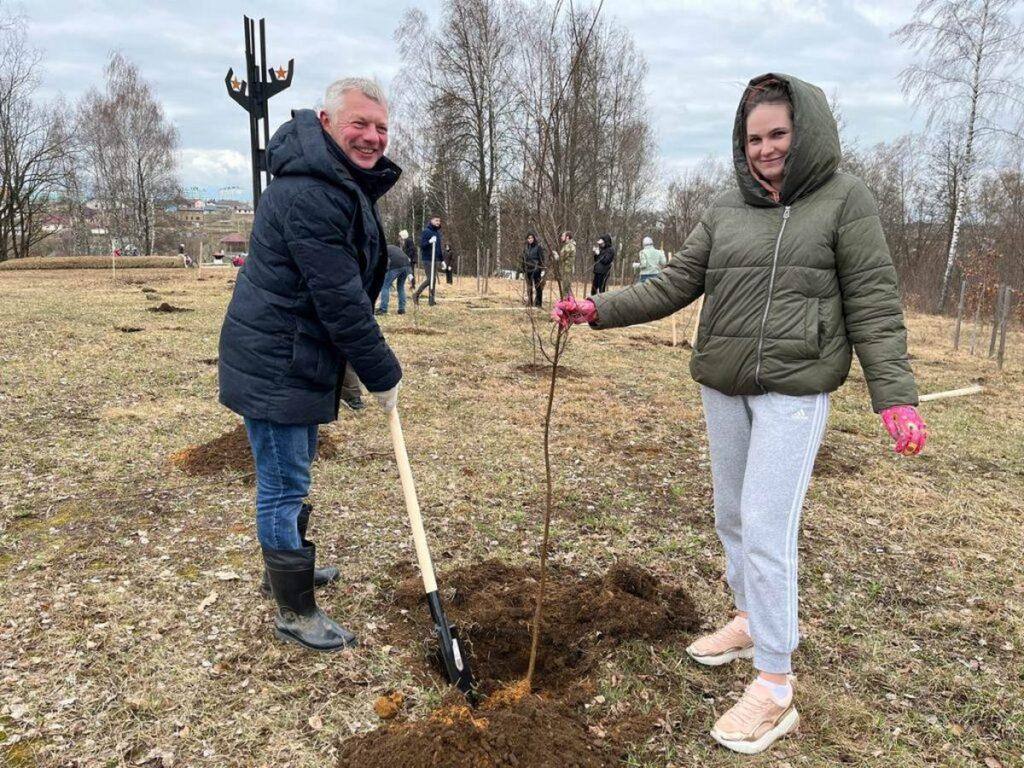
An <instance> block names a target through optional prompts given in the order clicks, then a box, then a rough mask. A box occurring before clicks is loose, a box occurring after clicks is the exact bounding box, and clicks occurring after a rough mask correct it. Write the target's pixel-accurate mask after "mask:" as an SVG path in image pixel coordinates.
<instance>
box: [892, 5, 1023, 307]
mask: <svg viewBox="0 0 1024 768" xmlns="http://www.w3.org/2000/svg"><path fill="white" fill-rule="evenodd" d="M1019 4H1020V3H1019V0H922V1H921V2H920V3H919V4H918V6H917V8H916V10H915V12H914V17H913V19H912V20H911V21H910V22H909V23H908V24H905V25H904V26H902V27H900V28H899V29H897V30H896V31H895V32H894V33H893V36H894V37H895V38H896V39H897V40H899V41H900V42H901V43H904V44H905V45H907V46H908V47H910V48H911V50H913V51H914V52H915V53H916V54H918V56H920V57H921V59H922V60H921V61H920V62H919V63H915V64H913V65H911V66H910V67H908V68H907V69H905V70H904V71H903V72H902V73H901V75H900V82H901V85H902V86H903V90H904V93H905V94H906V95H907V96H908V97H910V98H911V99H913V101H914V102H915V104H917V105H918V106H922V105H924V106H926V108H927V110H928V118H929V124H931V122H932V121H933V120H934V119H935V118H945V119H951V120H953V121H955V122H956V124H958V125H959V126H960V129H959V137H960V140H961V141H962V142H963V150H964V161H963V165H962V169H961V177H960V179H959V181H958V184H957V193H956V198H955V202H954V205H953V216H952V222H951V226H950V237H949V248H948V251H947V255H946V262H945V266H944V269H943V274H942V284H941V288H940V290H939V295H938V297H937V300H936V303H935V307H936V310H937V311H941V310H942V309H943V308H944V307H945V305H946V300H947V297H948V295H949V289H950V276H951V275H952V273H953V267H954V265H955V263H956V258H957V246H958V244H959V240H960V227H961V223H962V221H963V211H964V205H965V199H966V198H967V195H968V191H969V189H970V185H971V180H972V178H973V175H974V172H975V165H976V163H977V159H978V154H979V149H980V145H981V144H983V143H984V142H986V140H988V139H989V138H991V137H995V136H999V135H1003V136H1017V137H1019V136H1020V133H1021V121H1022V118H1024V87H1022V85H1021V83H1020V82H1019V80H1018V79H1016V75H1017V73H1018V72H1019V71H1020V67H1021V57H1022V56H1024V27H1022V25H1021V23H1020V22H1018V21H1016V20H1015V18H1014V15H1013V14H1014V9H1015V7H1016V6H1018V5H1019Z"/></svg>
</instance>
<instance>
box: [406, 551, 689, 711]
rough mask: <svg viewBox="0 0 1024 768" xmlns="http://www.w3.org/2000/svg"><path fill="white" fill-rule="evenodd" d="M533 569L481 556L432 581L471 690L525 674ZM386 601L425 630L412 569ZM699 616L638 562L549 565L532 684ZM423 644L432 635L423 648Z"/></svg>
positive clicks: (555, 684) (565, 677)
mask: <svg viewBox="0 0 1024 768" xmlns="http://www.w3.org/2000/svg"><path fill="white" fill-rule="evenodd" d="M538 573H539V571H538V569H537V568H536V567H514V566H511V565H506V564H505V563H502V562H500V561H498V560H487V561H484V562H482V563H478V564H475V565H469V566H465V567H462V568H458V569H456V570H454V571H452V572H450V573H447V574H444V575H443V577H442V578H441V579H440V580H439V581H440V583H441V584H442V585H443V586H442V591H443V595H444V597H445V610H446V612H447V615H448V619H449V621H451V622H453V623H455V624H457V625H458V629H459V633H460V637H461V638H462V640H463V642H464V644H465V645H466V646H467V647H468V649H469V652H470V658H471V667H472V669H473V673H474V676H476V677H477V678H478V680H479V682H480V690H481V691H482V692H483V693H489V692H490V691H492V690H494V688H495V687H496V686H497V685H498V684H499V683H501V682H512V681H515V680H518V679H520V678H523V677H525V675H526V668H527V665H528V662H529V653H530V622H531V620H532V618H533V610H534V599H535V595H536V591H537V578H538ZM395 602H396V604H397V605H398V606H399V607H400V608H404V609H406V610H407V611H408V614H407V617H408V618H409V619H410V620H411V621H412V622H414V624H415V626H416V627H417V629H419V630H421V632H420V636H421V637H422V636H423V635H424V634H426V633H428V632H430V631H431V629H432V626H433V625H432V624H431V623H430V617H429V614H428V612H427V609H426V606H425V604H424V603H425V601H424V597H423V584H422V582H421V581H420V579H419V577H418V576H417V577H414V578H410V579H408V580H406V581H404V582H403V583H402V584H401V585H400V586H399V587H398V589H397V590H396V593H395ZM699 625H700V618H699V616H698V614H697V609H696V607H695V605H694V603H693V600H692V599H691V598H690V595H689V594H688V593H687V592H686V590H685V589H683V588H682V587H680V586H673V585H663V584H661V583H660V582H659V581H658V579H657V578H656V577H655V576H653V575H652V574H651V573H649V572H648V571H645V570H644V569H642V568H639V567H637V566H635V565H630V564H628V563H617V564H616V565H614V566H612V567H611V568H610V569H609V570H608V572H607V573H606V574H604V575H603V576H599V575H594V576H581V575H579V574H578V573H576V572H574V571H572V570H569V569H565V568H557V567H552V568H550V569H549V573H548V580H547V594H546V596H545V599H544V619H543V625H542V628H541V639H540V648H539V650H538V654H537V670H536V673H535V677H534V686H535V688H541V689H546V690H557V689H561V688H565V687H566V686H568V685H571V684H572V683H574V682H576V681H578V680H579V679H580V678H581V677H583V676H585V675H586V674H587V673H588V672H589V671H590V669H592V668H593V666H594V665H595V664H596V663H597V662H598V661H599V659H600V656H601V651H602V650H604V649H607V648H610V647H614V646H615V645H617V644H619V643H620V642H622V641H624V640H631V639H644V640H660V639H665V638H667V637H670V636H673V635H675V634H677V633H679V632H683V631H689V630H694V629H696V628H697V627H698V626H699ZM431 649H432V638H431V640H428V641H427V644H426V647H425V650H426V651H428V652H429V651H430V650H431Z"/></svg>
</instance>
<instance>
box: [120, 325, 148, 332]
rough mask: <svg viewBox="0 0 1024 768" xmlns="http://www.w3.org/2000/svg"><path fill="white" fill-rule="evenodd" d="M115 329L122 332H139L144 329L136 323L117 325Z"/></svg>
mask: <svg viewBox="0 0 1024 768" xmlns="http://www.w3.org/2000/svg"><path fill="white" fill-rule="evenodd" d="M114 329H115V330H117V331H120V332H121V333H138V332H139V331H141V330H143V329H142V328H139V327H138V326H136V325H115V326H114Z"/></svg>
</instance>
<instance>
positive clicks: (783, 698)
mask: <svg viewBox="0 0 1024 768" xmlns="http://www.w3.org/2000/svg"><path fill="white" fill-rule="evenodd" d="M757 682H758V683H759V684H760V685H763V686H764V687H765V688H767V689H768V693H770V694H771V695H772V698H773V699H775V703H776V704H778V705H779V706H780V707H785V706H787V705H788V704H789V702H790V700H791V699H792V698H793V686H792V685H790V684H789V681H788V680H787V681H786V682H785V683H783V684H782V685H779V684H778V683H773V682H772V681H771V680H765V679H764V678H763V677H761V676H760V675H758V676H757Z"/></svg>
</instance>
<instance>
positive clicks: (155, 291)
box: [142, 286, 157, 293]
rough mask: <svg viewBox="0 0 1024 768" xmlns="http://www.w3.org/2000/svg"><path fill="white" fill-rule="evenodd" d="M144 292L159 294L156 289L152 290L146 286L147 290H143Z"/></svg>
mask: <svg viewBox="0 0 1024 768" xmlns="http://www.w3.org/2000/svg"><path fill="white" fill-rule="evenodd" d="M142 292H143V293H157V290H156V288H150V287H149V286H146V287H145V288H143V289H142Z"/></svg>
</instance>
